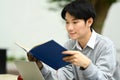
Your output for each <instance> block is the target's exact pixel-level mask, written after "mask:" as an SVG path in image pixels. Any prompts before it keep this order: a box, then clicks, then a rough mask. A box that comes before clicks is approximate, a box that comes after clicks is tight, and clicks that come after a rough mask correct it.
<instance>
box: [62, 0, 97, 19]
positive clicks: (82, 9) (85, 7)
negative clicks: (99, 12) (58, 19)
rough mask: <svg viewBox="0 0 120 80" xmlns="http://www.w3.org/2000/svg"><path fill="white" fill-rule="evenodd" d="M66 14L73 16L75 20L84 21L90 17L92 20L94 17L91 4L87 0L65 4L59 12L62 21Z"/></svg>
mask: <svg viewBox="0 0 120 80" xmlns="http://www.w3.org/2000/svg"><path fill="white" fill-rule="evenodd" d="M66 12H68V13H69V14H70V15H72V16H74V17H75V18H76V19H83V20H85V21H86V20H87V19H89V18H90V17H92V18H93V20H94V19H95V17H96V12H95V10H94V8H93V6H92V4H91V3H90V2H89V1H87V0H75V1H72V2H71V3H69V4H67V5H66V6H65V7H64V8H63V10H62V12H61V16H62V18H63V19H65V16H66Z"/></svg>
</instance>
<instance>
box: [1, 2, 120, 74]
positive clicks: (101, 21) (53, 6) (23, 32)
mask: <svg viewBox="0 0 120 80" xmlns="http://www.w3.org/2000/svg"><path fill="white" fill-rule="evenodd" d="M70 1H71V0H0V74H3V73H8V74H18V72H17V69H16V67H15V65H14V61H15V60H27V57H26V53H25V52H24V50H22V49H21V48H20V47H18V46H17V45H16V44H15V43H18V44H20V45H22V46H24V47H25V48H27V49H31V48H32V47H33V46H35V45H37V44H41V43H44V42H46V41H48V40H50V39H54V40H56V41H57V42H58V43H60V44H61V45H63V44H64V42H66V40H67V39H68V35H67V33H66V30H65V23H64V20H62V18H61V10H62V8H63V7H64V5H65V4H66V3H69V2H70ZM90 1H91V3H92V4H93V5H94V7H95V10H96V12H97V18H96V23H95V24H94V29H95V30H96V31H97V32H98V33H100V34H103V35H105V36H107V37H109V38H110V39H112V40H113V41H114V43H115V45H116V49H117V55H118V56H117V57H118V59H119V61H120V40H119V39H120V36H119V30H120V27H119V26H120V15H119V14H120V10H119V9H120V0H90Z"/></svg>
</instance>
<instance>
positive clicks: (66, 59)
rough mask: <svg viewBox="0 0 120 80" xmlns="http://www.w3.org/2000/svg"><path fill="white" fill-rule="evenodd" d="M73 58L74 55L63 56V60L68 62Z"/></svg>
mask: <svg viewBox="0 0 120 80" xmlns="http://www.w3.org/2000/svg"><path fill="white" fill-rule="evenodd" d="M73 59H74V56H66V57H64V58H63V60H64V61H66V62H69V61H71V60H73Z"/></svg>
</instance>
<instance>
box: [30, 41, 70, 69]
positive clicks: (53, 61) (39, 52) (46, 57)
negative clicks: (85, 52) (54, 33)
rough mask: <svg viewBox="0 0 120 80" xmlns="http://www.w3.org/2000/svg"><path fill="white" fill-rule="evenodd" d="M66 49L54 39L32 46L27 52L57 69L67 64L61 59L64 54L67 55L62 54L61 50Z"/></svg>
mask: <svg viewBox="0 0 120 80" xmlns="http://www.w3.org/2000/svg"><path fill="white" fill-rule="evenodd" d="M66 50H67V49H65V48H64V47H63V46H61V45H60V44H58V43H57V42H55V41H54V40H50V41H48V42H46V43H44V44H41V45H38V46H36V47H34V48H32V49H31V50H30V51H29V53H31V54H32V55H33V56H34V57H35V58H37V59H39V60H41V61H42V62H44V63H45V64H47V65H49V66H50V67H52V68H54V69H56V70H57V69H59V68H61V67H63V66H65V65H67V64H69V63H67V62H65V61H63V60H62V59H63V57H64V56H67V55H65V54H62V51H66Z"/></svg>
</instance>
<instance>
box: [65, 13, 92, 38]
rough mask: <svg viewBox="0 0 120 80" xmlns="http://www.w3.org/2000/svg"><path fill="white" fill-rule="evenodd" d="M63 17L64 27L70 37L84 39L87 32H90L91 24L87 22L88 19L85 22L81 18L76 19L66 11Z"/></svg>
mask: <svg viewBox="0 0 120 80" xmlns="http://www.w3.org/2000/svg"><path fill="white" fill-rule="evenodd" d="M65 19H66V29H67V31H68V34H69V37H70V38H71V39H77V40H81V39H84V38H85V37H86V36H87V35H88V34H89V32H91V31H90V26H91V24H89V23H90V22H88V20H87V21H86V22H85V21H84V20H83V19H76V18H75V17H74V16H71V15H70V14H69V13H68V12H67V13H66V16H65Z"/></svg>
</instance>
